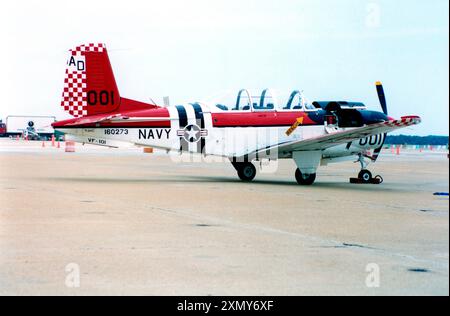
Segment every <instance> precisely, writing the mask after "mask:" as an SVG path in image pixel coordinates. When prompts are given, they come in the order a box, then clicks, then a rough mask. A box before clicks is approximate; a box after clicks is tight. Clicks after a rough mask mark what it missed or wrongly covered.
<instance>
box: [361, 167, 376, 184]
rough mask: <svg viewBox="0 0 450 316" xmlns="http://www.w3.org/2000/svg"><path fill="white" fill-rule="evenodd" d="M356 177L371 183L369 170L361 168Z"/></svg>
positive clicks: (371, 178) (371, 177)
mask: <svg viewBox="0 0 450 316" xmlns="http://www.w3.org/2000/svg"><path fill="white" fill-rule="evenodd" d="M358 178H359V179H360V180H362V181H363V182H364V183H371V182H372V180H373V176H372V173H371V172H370V171H369V170H366V169H363V170H361V171H360V172H359V174H358Z"/></svg>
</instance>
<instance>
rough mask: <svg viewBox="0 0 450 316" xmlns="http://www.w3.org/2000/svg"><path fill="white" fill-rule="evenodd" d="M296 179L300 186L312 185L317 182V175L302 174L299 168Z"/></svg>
mask: <svg viewBox="0 0 450 316" xmlns="http://www.w3.org/2000/svg"><path fill="white" fill-rule="evenodd" d="M295 179H296V180H297V183H298V184H300V185H312V184H313V183H314V181H316V174H315V173H311V174H308V175H306V174H302V172H301V171H300V169H298V168H297V170H296V171H295Z"/></svg>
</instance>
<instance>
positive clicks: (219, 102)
mask: <svg viewBox="0 0 450 316" xmlns="http://www.w3.org/2000/svg"><path fill="white" fill-rule="evenodd" d="M211 102H212V103H213V104H215V106H216V108H217V109H218V110H220V111H252V112H261V111H315V110H317V108H316V107H315V106H314V105H313V104H311V103H309V102H308V101H307V99H306V98H305V96H304V95H303V93H302V92H301V91H300V90H294V91H292V92H289V93H280V92H279V91H277V92H276V93H275V92H274V91H273V90H271V89H265V90H263V91H262V92H261V93H260V94H258V93H252V92H251V91H250V90H247V89H241V90H240V91H239V92H238V94H237V97H236V96H233V95H232V94H230V93H226V94H224V95H221V96H219V97H216V98H215V99H213V100H211V101H210V102H209V103H211Z"/></svg>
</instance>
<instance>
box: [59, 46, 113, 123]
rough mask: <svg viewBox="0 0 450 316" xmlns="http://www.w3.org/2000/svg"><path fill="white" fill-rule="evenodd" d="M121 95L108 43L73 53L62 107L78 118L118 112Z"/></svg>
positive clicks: (70, 53) (68, 67)
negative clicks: (110, 58)
mask: <svg viewBox="0 0 450 316" xmlns="http://www.w3.org/2000/svg"><path fill="white" fill-rule="evenodd" d="M119 105H120V95H119V90H118V89H117V84H116V80H115V79H114V74H113V71H112V68H111V63H110V62H109V57H108V53H107V51H106V47H105V45H104V44H87V45H81V46H78V47H76V48H74V49H72V50H70V51H69V58H68V60H67V68H66V75H65V78H64V92H63V96H62V101H61V106H62V107H63V108H64V110H65V111H66V112H69V113H70V114H71V115H72V116H74V117H81V116H89V115H95V114H102V113H109V112H113V111H115V110H117V109H118V107H119Z"/></svg>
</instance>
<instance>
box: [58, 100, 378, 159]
mask: <svg viewBox="0 0 450 316" xmlns="http://www.w3.org/2000/svg"><path fill="white" fill-rule="evenodd" d="M364 111H365V110H364ZM366 112H371V111H366ZM375 113H377V112H375ZM116 115H117V114H116ZM120 115H122V116H123V117H125V119H122V120H121V121H120V122H114V120H113V119H112V120H110V121H104V122H100V123H98V122H97V123H89V121H86V123H83V124H80V123H79V122H78V123H77V124H73V122H75V121H76V120H75V119H74V120H68V121H61V122H58V123H56V124H55V125H54V127H55V128H56V129H57V130H59V131H61V132H64V133H66V134H68V135H72V137H74V138H75V139H76V140H77V141H79V142H84V143H90V144H95V145H101V146H111V147H117V144H118V142H128V143H133V144H135V145H138V146H150V147H155V148H160V149H165V150H167V151H178V152H189V153H198V154H203V155H213V156H221V157H228V158H234V157H242V156H245V155H249V154H251V153H252V152H254V151H256V150H258V149H260V148H269V147H273V146H276V145H279V144H283V143H285V142H289V141H293V140H304V139H314V138H316V137H320V136H322V135H325V134H329V133H334V132H338V131H342V130H346V129H349V128H353V127H339V124H338V123H337V122H335V124H332V123H330V122H327V112H326V111H324V110H323V109H318V108H315V109H309V110H298V111H296V110H272V111H257V110H253V109H251V110H246V111H222V110H219V109H217V108H216V107H211V106H208V105H206V104H202V103H190V104H185V105H177V106H169V107H165V108H152V109H148V110H139V111H131V112H126V113H120ZM365 116H367V115H365ZM369 116H370V115H369ZM363 117H364V115H363ZM91 118H92V119H95V116H94V117H91ZM299 118H302V120H301V121H302V123H301V124H300V125H299V126H298V127H297V128H296V129H295V130H294V132H293V133H292V134H291V135H289V136H288V135H287V134H286V131H287V130H288V129H289V128H290V127H291V126H292V125H293V123H294V122H296V120H297V119H299ZM366 123H367V124H368V123H371V122H362V124H366ZM359 124H360V123H359ZM355 127H356V126H355ZM384 137H385V136H384V135H376V136H371V137H369V138H367V139H361V140H359V141H357V142H352V143H349V144H346V145H338V146H334V147H331V148H329V149H327V150H325V151H324V152H323V158H324V159H328V160H332V159H335V158H342V157H352V156H354V155H355V154H358V153H361V152H365V151H370V150H371V149H375V148H378V147H380V146H381V145H382V144H383V141H384ZM253 158H258V157H253ZM270 158H272V159H279V158H292V153H283V152H277V153H271V154H270Z"/></svg>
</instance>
